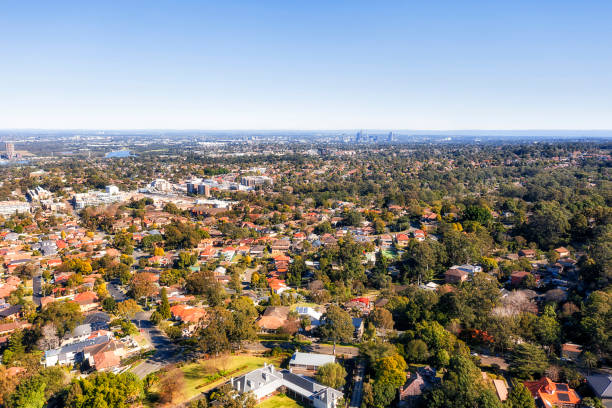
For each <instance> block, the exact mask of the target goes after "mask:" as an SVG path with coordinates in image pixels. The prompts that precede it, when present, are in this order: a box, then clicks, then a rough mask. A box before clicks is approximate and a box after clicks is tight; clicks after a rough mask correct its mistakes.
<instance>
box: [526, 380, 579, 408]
mask: <svg viewBox="0 0 612 408" xmlns="http://www.w3.org/2000/svg"><path fill="white" fill-rule="evenodd" d="M524 384H525V387H527V389H528V390H529V391H530V392H531V395H533V398H535V399H536V400H537V401H539V402H540V403H541V404H542V405H543V406H544V407H545V408H553V407H557V408H575V407H578V406H579V405H580V401H581V399H580V397H579V396H578V394H577V393H576V391H574V390H573V389H571V388H570V387H569V385H567V384H564V383H555V382H553V381H551V379H550V378H548V377H542V378H541V379H540V380H538V381H525V383H524Z"/></svg>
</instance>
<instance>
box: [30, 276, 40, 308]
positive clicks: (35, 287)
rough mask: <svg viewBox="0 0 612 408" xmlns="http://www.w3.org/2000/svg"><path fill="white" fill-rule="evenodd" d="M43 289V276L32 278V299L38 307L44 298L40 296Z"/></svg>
mask: <svg viewBox="0 0 612 408" xmlns="http://www.w3.org/2000/svg"><path fill="white" fill-rule="evenodd" d="M41 287H42V274H40V275H37V276H35V277H34V278H32V299H33V300H34V303H35V304H36V306H40V300H41V299H42V296H40V290H41Z"/></svg>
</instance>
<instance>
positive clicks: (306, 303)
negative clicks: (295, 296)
mask: <svg viewBox="0 0 612 408" xmlns="http://www.w3.org/2000/svg"><path fill="white" fill-rule="evenodd" d="M319 306H321V305H319V304H317V303H312V302H299V303H294V304H292V305H291V310H295V309H296V308H298V307H312V308H313V309H316V308H317V307H319Z"/></svg>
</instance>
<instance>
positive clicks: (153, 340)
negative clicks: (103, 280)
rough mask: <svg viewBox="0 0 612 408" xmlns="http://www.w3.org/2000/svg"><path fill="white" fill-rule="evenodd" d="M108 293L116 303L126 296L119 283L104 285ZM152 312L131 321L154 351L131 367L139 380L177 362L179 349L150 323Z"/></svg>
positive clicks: (141, 314) (139, 315) (143, 313)
mask: <svg viewBox="0 0 612 408" xmlns="http://www.w3.org/2000/svg"><path fill="white" fill-rule="evenodd" d="M106 289H108V293H110V295H111V296H112V297H113V298H114V299H115V301H117V302H123V301H124V300H126V299H127V296H126V295H125V294H123V292H121V291H120V290H119V283H118V282H116V281H113V282H108V283H107V284H106ZM151 313H152V311H148V312H139V313H136V315H135V316H134V318H133V319H132V323H134V324H135V325H136V327H138V328H139V329H140V331H141V332H142V334H143V335H144V336H145V337H146V338H147V340H148V341H149V343H150V344H151V345H152V346H153V348H154V349H155V353H154V354H153V355H152V356H151V357H149V358H148V359H146V360H145V361H144V362H142V363H140V364H139V365H137V366H136V367H133V368H132V369H131V370H130V371H131V372H133V373H134V374H136V375H137V376H138V377H140V378H144V377H146V376H147V374H150V373H152V372H155V371H157V370H159V369H161V368H163V367H164V366H166V365H169V364H173V363H176V362H178V360H179V355H180V349H179V348H178V347H177V346H176V345H174V343H172V341H171V340H170V339H169V338H168V337H167V336H166V335H165V334H164V333H163V332H162V331H161V330H159V329H158V328H157V327H156V326H155V325H154V324H153V323H151V321H150V320H149V319H150V317H151Z"/></svg>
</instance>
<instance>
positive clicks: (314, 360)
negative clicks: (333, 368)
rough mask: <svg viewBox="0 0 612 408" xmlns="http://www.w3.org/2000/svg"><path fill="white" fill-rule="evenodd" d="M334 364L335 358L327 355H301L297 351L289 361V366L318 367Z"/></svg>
mask: <svg viewBox="0 0 612 408" xmlns="http://www.w3.org/2000/svg"><path fill="white" fill-rule="evenodd" d="M335 362H336V357H334V356H332V355H329V354H317V353H301V352H299V351H296V352H295V353H294V354H293V356H292V357H291V361H289V364H297V365H309V366H315V367H320V366H322V365H325V364H328V363H335Z"/></svg>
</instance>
